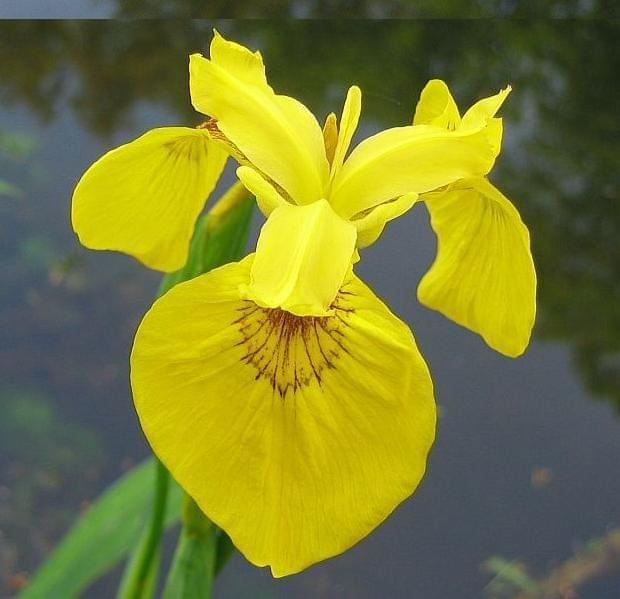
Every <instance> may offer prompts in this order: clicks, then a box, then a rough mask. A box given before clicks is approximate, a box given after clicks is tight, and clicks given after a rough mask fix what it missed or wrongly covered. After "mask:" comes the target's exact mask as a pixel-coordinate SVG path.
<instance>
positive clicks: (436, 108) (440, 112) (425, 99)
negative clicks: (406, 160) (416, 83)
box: [413, 79, 461, 131]
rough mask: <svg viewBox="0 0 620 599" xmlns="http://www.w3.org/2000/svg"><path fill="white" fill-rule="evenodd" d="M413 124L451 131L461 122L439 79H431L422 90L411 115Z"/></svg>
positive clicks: (446, 90) (454, 104) (450, 98)
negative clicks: (413, 113) (412, 115)
mask: <svg viewBox="0 0 620 599" xmlns="http://www.w3.org/2000/svg"><path fill="white" fill-rule="evenodd" d="M413 124H414V125H435V126H436V127H442V128H443V129H449V130H450V131H453V130H454V129H457V128H458V127H459V125H460V124H461V117H460V115H459V109H458V107H457V105H456V102H455V101H454V98H453V97H452V94H451V93H450V90H449V89H448V86H447V85H446V84H445V83H444V82H443V81H442V80H441V79H431V80H430V81H429V82H428V83H427V84H426V85H425V87H424V89H423V90H422V93H421V94H420V99H419V100H418V105H417V106H416V109H415V116H414V117H413Z"/></svg>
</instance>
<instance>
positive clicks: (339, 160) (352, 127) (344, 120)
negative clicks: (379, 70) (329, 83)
mask: <svg viewBox="0 0 620 599" xmlns="http://www.w3.org/2000/svg"><path fill="white" fill-rule="evenodd" d="M361 112H362V90H361V89H360V88H359V87H357V85H353V86H351V87H350V88H349V91H348V92H347V98H346V100H345V101H344V107H343V109H342V117H341V118H340V130H339V131H338V141H337V143H336V148H335V150H334V158H333V160H332V168H331V174H330V180H331V181H333V180H334V178H335V177H336V175H337V174H338V172H339V171H340V169H341V168H342V164H343V163H344V157H345V155H346V153H347V150H348V149H349V146H350V145H351V140H352V139H353V135H354V134H355V131H356V130H357V124H358V122H359V120H360V114H361Z"/></svg>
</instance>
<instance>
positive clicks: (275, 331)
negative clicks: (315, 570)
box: [72, 33, 535, 576]
mask: <svg viewBox="0 0 620 599" xmlns="http://www.w3.org/2000/svg"><path fill="white" fill-rule="evenodd" d="M190 91H191V97H192V102H193V104H194V106H195V107H196V109H197V110H198V111H200V112H202V113H203V114H205V115H207V116H208V117H210V119H209V120H208V121H207V122H206V124H205V125H204V126H203V127H201V128H199V129H186V128H180V127H173V128H164V129H158V130H154V131H151V132H149V133H147V134H146V135H144V136H142V137H141V138H139V139H138V140H136V141H134V142H132V143H130V144H128V145H126V146H122V147H121V148H118V149H116V150H113V151H112V152H110V153H108V154H106V155H105V156H104V157H103V158H102V159H100V160H99V161H98V162H96V163H95V164H94V165H93V166H92V167H91V168H90V169H89V170H88V171H87V172H86V173H85V174H84V176H83V178H82V180H81V181H80V183H79V184H78V186H77V188H76V191H75V195H74V198H73V210H72V218H73V224H74V228H75V229H76V231H77V233H78V235H79V236H80V239H81V241H82V242H83V243H84V244H85V245H87V246H88V247H93V248H103V249H120V250H122V251H125V252H128V253H130V254H132V255H134V256H136V257H137V258H139V259H140V260H142V261H143V262H144V263H145V264H147V265H149V266H152V267H154V268H158V269H161V270H172V269H175V268H178V267H179V266H181V265H182V264H183V262H184V260H185V258H186V256H187V246H188V244H189V239H190V236H191V231H192V227H193V223H194V221H195V219H196V216H197V214H198V212H200V210H201V209H202V206H203V204H204V201H205V199H206V197H207V196H208V194H209V193H210V191H211V190H212V189H213V187H214V186H215V184H216V182H217V179H218V177H219V174H220V172H221V170H222V168H223V166H224V162H225V160H226V156H227V155H231V156H233V158H235V159H236V160H237V161H238V162H239V164H240V166H239V167H238V169H237V175H238V177H239V179H240V180H241V182H242V183H243V184H244V185H245V186H246V188H247V189H248V190H249V191H250V192H252V194H254V195H255V196H256V198H257V202H258V205H259V207H260V209H261V210H262V212H263V213H264V214H265V215H266V216H267V217H268V218H267V221H266V223H265V224H264V226H263V227H262V229H261V232H260V236H259V240H258V244H257V249H256V253H254V254H251V255H249V256H247V257H246V258H245V259H243V260H242V261H240V262H238V263H233V264H228V265H226V266H223V267H221V268H218V269H215V270H213V271H211V272H209V273H207V274H205V275H203V276H200V277H197V278H196V279H193V280H191V281H188V282H186V283H182V284H180V285H177V286H176V287H174V288H173V289H172V290H171V291H169V292H168V293H166V294H165V295H164V296H163V297H162V298H160V299H159V300H157V301H156V302H155V304H154V305H153V307H152V308H151V309H150V310H149V311H148V313H147V314H146V316H145V317H144V320H143V321H142V323H141V325H140V327H139V329H138V332H137V334H136V338H135V342H134V347H133V351H132V356H131V383H132V389H133V394H134V401H135V405H136V409H137V412H138V415H139V418H140V421H141V424H142V427H143V429H144V431H145V434H146V436H147V438H148V440H149V442H150V444H151V446H152V447H153V450H154V451H155V453H156V454H157V456H158V457H159V458H160V459H161V460H162V461H163V462H164V463H165V464H166V466H167V467H168V469H169V470H170V471H171V473H172V474H173V476H174V477H175V478H176V479H177V481H178V482H179V483H180V484H181V485H182V486H183V487H184V488H185V490H186V491H187V492H188V493H189V494H190V495H191V496H192V497H193V498H194V500H195V501H196V502H197V504H198V505H199V506H200V507H201V509H202V510H203V511H204V512H205V513H206V514H207V515H208V517H209V518H210V519H211V520H212V521H213V522H215V523H216V524H217V525H218V526H220V527H221V528H223V529H224V530H225V531H226V532H227V533H228V534H229V535H230V537H231V538H232V540H233V542H234V544H235V545H236V546H237V547H238V548H239V549H240V550H241V551H242V552H243V553H244V555H245V556H246V557H247V558H248V559H249V560H250V561H251V562H253V563H254V564H256V565H259V566H264V565H269V566H271V570H272V572H273V574H274V576H284V575H287V574H291V573H294V572H298V571H300V570H302V569H304V568H305V567H307V566H309V565H311V564H313V563H315V562H317V561H319V560H322V559H325V558H327V557H330V556H333V555H336V554H338V553H341V552H342V551H344V550H346V549H347V548H348V547H350V546H351V545H353V544H354V543H356V542H357V541H359V540H360V539H361V538H363V537H364V536H365V535H367V534H368V533H369V532H370V531H371V530H373V529H374V528H375V527H376V526H377V525H378V524H379V523H381V522H382V521H383V520H384V519H385V518H386V517H387V516H388V515H389V514H390V513H391V512H392V511H393V510H394V508H395V507H396V506H397V505H398V504H399V503H400V502H401V501H403V500H404V499H405V498H407V497H408V496H409V495H411V494H412V493H413V491H414V490H415V488H416V487H417V485H418V484H419V482H420V480H421V478H422V476H423V474H424V470H425V465H426V458H427V454H428V452H429V450H430V448H431V445H432V443H433V440H434V436H435V422H436V414H435V402H434V398H433V386H432V381H431V378H430V375H429V371H428V368H427V366H426V363H425V362H424V359H423V358H422V356H421V354H420V352H419V350H418V348H417V346H416V343H415V340H414V338H413V335H412V333H411V331H410V329H409V327H408V326H407V325H406V324H405V323H403V322H402V321H401V320H399V319H398V318H397V317H396V316H394V315H393V314H392V313H391V312H390V310H389V309H388V308H387V307H386V306H385V304H383V303H382V302H381V301H380V300H379V299H378V298H377V297H376V296H375V295H374V294H373V293H372V291H371V290H370V289H369V288H368V287H367V286H366V285H364V283H363V282H362V281H361V280H360V279H359V278H358V277H357V276H356V275H355V274H354V272H353V265H354V263H355V262H356V260H357V259H358V258H359V256H358V248H363V247H366V246H368V245H370V244H371V243H373V242H374V241H375V240H376V239H377V238H378V237H379V235H380V234H381V232H382V230H383V228H384V226H385V224H386V223H387V222H388V221H389V220H391V219H393V218H395V217H397V216H399V215H401V214H403V213H404V212H406V211H407V210H408V209H409V208H411V207H412V206H413V205H414V204H415V203H416V201H418V200H419V199H422V200H424V201H425V202H426V205H427V206H428V208H429V210H430V213H431V223H432V226H433V228H434V230H435V231H436V233H437V236H438V239H439V249H438V256H437V260H436V262H435V264H434V265H433V267H432V268H431V270H430V271H429V273H428V274H427V275H426V276H425V278H424V279H423V281H422V283H421V285H420V289H419V297H420V299H421V301H422V302H423V303H425V304H427V305H428V306H431V307H433V308H435V309H437V310H440V311H441V312H443V313H445V314H446V315H447V316H449V317H450V318H452V319H454V320H456V321H457V322H459V323H461V324H463V325H465V326H467V327H469V328H471V329H473V330H475V331H477V332H479V333H481V334H482V335H483V337H484V338H485V339H486V340H487V342H488V343H489V344H490V345H491V346H493V347H495V348H496V349H498V350H499V351H502V352H503V353H506V354H509V355H517V354H518V353H520V352H522V351H523V349H524V348H525V346H526V345H527V341H528V339H529V334H530V330H531V327H532V323H533V316H534V294H535V275H534V270H533V266H532V261H531V256H530V253H529V240H528V235H527V230H526V228H525V226H524V225H523V223H522V222H521V220H520V218H519V216H518V214H517V212H516V210H515V208H514V207H513V206H512V205H511V204H510V203H509V202H508V200H507V199H506V198H505V197H504V196H502V195H501V194H500V193H499V192H498V191H497V190H496V189H495V188H494V187H493V186H492V185H491V184H490V183H489V182H488V181H487V180H486V178H485V175H486V174H487V173H488V172H489V170H490V169H491V168H492V166H493V163H494V161H495V158H496V156H497V155H498V153H499V149H500V144H501V120H500V119H498V118H496V117H495V116H494V115H495V112H496V111H497V109H498V108H499V106H500V104H501V102H502V101H503V99H504V97H505V95H506V94H507V93H508V90H505V91H503V92H500V93H499V94H497V95H496V96H493V97H491V98H487V99H485V100H482V101H481V102H479V103H477V104H476V105H475V106H474V107H472V108H471V109H470V110H469V111H468V112H467V113H466V114H465V115H464V117H463V118H462V119H461V118H460V116H459V112H458V110H457V109H456V106H455V105H454V101H453V100H452V98H451V96H450V94H449V92H448V90H447V88H446V87H445V84H443V83H442V82H438V81H433V82H431V83H429V85H428V86H427V87H426V88H425V90H424V92H423V94H422V96H421V99H420V102H419V104H418V107H417V110H416V116H415V121H414V124H412V125H409V126H404V127H397V128H393V129H388V130H386V131H383V132H381V133H378V134H377V135H374V136H372V137H370V138H368V139H366V140H365V141H362V142H361V143H360V144H359V145H357V147H355V148H354V149H353V150H352V151H351V152H350V154H349V155H348V157H347V158H346V159H345V157H346V156H347V153H348V150H349V145H350V144H351V140H352V137H353V135H354V133H355V130H356V127H357V123H358V119H359V115H360V110H361V92H360V90H359V88H357V87H352V88H351V89H350V90H349V92H348V94H347V98H346V101H345V105H344V109H343V112H342V116H341V119H340V123H339V124H338V122H337V119H336V117H335V115H333V114H331V115H329V117H328V118H327V120H326V122H325V126H324V127H323V128H322V129H321V127H320V126H319V124H318V123H317V121H316V119H315V118H314V116H313V115H312V114H311V113H310V112H309V111H308V109H307V108H306V107H305V106H303V105H302V104H301V103H299V102H298V101H296V100H295V99H293V98H290V97H287V96H282V95H277V94H276V93H275V92H274V91H273V89H272V88H271V87H270V86H269V84H268V83H267V80H266V77H265V68H264V65H263V61H262V58H261V55H260V53H258V52H251V51H250V50H248V49H246V48H244V47H243V46H240V45H238V44H235V43H233V42H230V41H227V40H225V39H224V38H223V37H221V36H220V35H219V34H217V33H216V34H215V36H214V38H213V41H212V43H211V50H210V58H209V59H207V58H204V57H203V56H200V55H193V56H191V58H190Z"/></svg>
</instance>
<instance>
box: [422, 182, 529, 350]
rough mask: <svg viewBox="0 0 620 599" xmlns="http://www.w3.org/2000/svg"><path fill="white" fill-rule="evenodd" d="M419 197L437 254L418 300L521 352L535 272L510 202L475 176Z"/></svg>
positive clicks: (498, 346) (489, 340)
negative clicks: (423, 201) (435, 244)
mask: <svg viewBox="0 0 620 599" xmlns="http://www.w3.org/2000/svg"><path fill="white" fill-rule="evenodd" d="M424 199H425V201H426V206H427V208H428V210H429V212H430V215H431V225H432V227H433V230H434V231H435V233H436V235H437V257H436V258H435V262H434V263H433V265H432V267H431V269H430V270H429V271H428V272H427V273H426V275H424V277H423V279H422V281H421V282H420V285H419V287H418V298H419V300H420V302H422V303H423V304H424V305H426V306H428V307H430V308H433V309H435V310H438V311H439V312H441V313H442V314H444V315H445V316H447V317H448V318H450V319H452V320H454V321H455V322H457V323H458V324H460V325H462V326H465V327H467V328H469V329H471V330H472V331H475V332H476V333H479V334H480V335H482V337H483V338H484V340H485V341H486V342H487V343H488V344H489V345H490V346H491V347H492V348H494V349H496V350H497V351H499V352H501V353H503V354H505V355H507V356H511V357H515V356H518V355H520V354H522V353H523V352H524V351H525V348H526V347H527V345H528V343H529V340H530V334H531V331H532V327H533V325H534V318H535V314H536V272H535V270H534V263H533V261H532V254H531V252H530V237H529V233H528V230H527V227H526V226H525V225H524V224H523V222H522V221H521V217H520V216H519V213H518V212H517V210H516V208H515V207H514V206H513V205H512V204H511V203H510V201H509V200H508V199H507V198H506V197H505V196H504V195H503V194H502V193H500V192H499V191H498V190H497V189H496V188H495V187H494V186H493V185H491V183H489V182H488V181H487V180H486V179H483V178H480V179H470V180H464V181H459V182H458V183H457V184H455V185H453V186H451V187H450V188H449V189H448V191H446V192H445V193H441V194H437V195H435V194H429V195H428V196H426V197H425V198H424Z"/></svg>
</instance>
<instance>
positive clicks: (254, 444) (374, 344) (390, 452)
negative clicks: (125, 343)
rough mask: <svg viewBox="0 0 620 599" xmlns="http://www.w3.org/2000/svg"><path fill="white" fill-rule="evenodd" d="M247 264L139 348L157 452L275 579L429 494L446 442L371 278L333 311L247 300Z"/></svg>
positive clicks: (196, 284) (202, 282)
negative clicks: (427, 482)
mask: <svg viewBox="0 0 620 599" xmlns="http://www.w3.org/2000/svg"><path fill="white" fill-rule="evenodd" d="M251 259H252V257H251V256H250V257H249V258H248V259H246V260H244V261H242V262H241V263H237V264H229V265H227V266H224V267H222V268H220V269H217V270H214V271H211V272H210V273H208V274H206V275H203V276H201V277H198V278H196V279H193V280H192V281H189V282H187V283H183V284H180V285H178V286H176V287H174V288H173V289H172V290H171V291H169V292H168V293H167V294H166V295H165V296H164V297H162V298H161V299H159V300H158V301H157V302H156V303H155V304H154V306H153V307H152V308H151V309H150V310H149V312H148V313H147V315H146V316H145V318H144V320H143V322H142V324H141V325H140V328H139V329H138V333H137V335H136V339H135V343H134V348H133V352H132V358H131V364H132V371H131V381H132V389H133V394H134V401H135V405H136V409H137V412H138V415H139V417H140V422H141V424H142V427H143V429H144V432H145V433H146V436H147V438H148V440H149V442H150V444H151V446H152V447H153V450H154V451H155V453H156V455H157V456H158V457H159V458H160V459H161V460H162V461H163V462H164V464H165V465H166V467H167V468H168V469H169V470H170V471H171V473H172V475H173V476H174V478H175V479H176V480H177V481H178V482H179V483H180V484H181V485H182V486H183V487H184V489H185V490H186V491H187V492H188V493H189V494H190V495H191V496H192V497H193V498H194V499H195V501H196V502H197V504H198V505H199V506H200V508H201V509H202V510H203V511H204V512H205V513H206V515H207V516H208V517H209V518H210V519H211V520H212V521H213V522H215V523H216V524H217V525H218V526H220V527H221V528H223V529H224V530H225V531H226V532H227V533H228V534H229V535H230V537H231V538H232V541H233V543H234V544H235V546H236V547H237V548H238V549H239V550H240V551H241V552H242V553H243V554H244V555H245V556H246V557H247V559H248V560H250V561H251V562H252V563H254V564H256V565H257V566H265V565H269V566H271V570H272V572H273V575H274V576H285V575H288V574H293V573H295V572H298V571H300V570H303V569H304V568H306V567H308V566H310V565H311V564H313V563H315V562H318V561H320V560H323V559H326V558H328V557H331V556H333V555H337V554H338V553H341V552H343V551H345V550H346V549H348V548H349V547H350V546H352V545H353V544H355V543H356V542H358V541H359V540H360V539H362V538H363V537H364V536H366V535H367V534H368V533H369V532H371V531H372V530H373V529H374V528H375V527H376V526H378V525H379V524H380V523H381V522H382V521H383V520H384V519H385V518H386V517H387V516H388V515H389V514H390V513H391V512H392V510H394V508H395V507H396V506H397V505H398V504H399V503H400V502H401V501H403V500H404V499H405V498H407V497H408V496H409V495H411V493H413V491H414V490H415V488H416V487H417V485H418V483H419V481H420V479H421V478H422V476H423V474H424V470H425V464H426V457H427V454H428V451H429V449H430V447H431V445H432V442H433V438H434V433H435V405H434V401H433V390H432V383H431V379H430V376H429V373H428V369H427V367H426V364H425V363H424V360H423V358H422V356H421V355H420V353H419V351H418V349H417V347H416V344H415V341H414V339H413V336H412V334H411V331H410V330H409V328H408V327H407V326H406V325H405V324H404V323H403V322H401V321H400V320H399V319H397V318H396V317H395V316H394V315H393V314H392V313H391V312H390V311H389V310H388V309H387V307H386V306H385V305H384V304H383V303H382V302H381V301H379V300H378V299H377V298H376V297H375V296H374V295H373V294H372V292H371V291H370V290H369V289H368V288H367V287H366V286H365V285H364V284H363V283H362V282H361V281H360V280H359V279H357V278H356V277H353V278H352V279H351V280H350V281H349V282H348V283H347V284H346V285H345V286H344V288H343V289H342V292H341V293H340V294H339V296H338V298H337V300H336V305H335V311H334V315H333V316H331V317H326V318H310V317H308V318H299V317H295V316H293V315H291V314H289V313H286V312H283V311H279V310H267V309H263V308H260V307H258V306H256V305H254V304H252V303H251V302H249V301H243V300H240V299H239V294H238V289H239V287H240V286H241V285H243V284H244V283H247V282H248V280H249V270H250V265H251Z"/></svg>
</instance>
